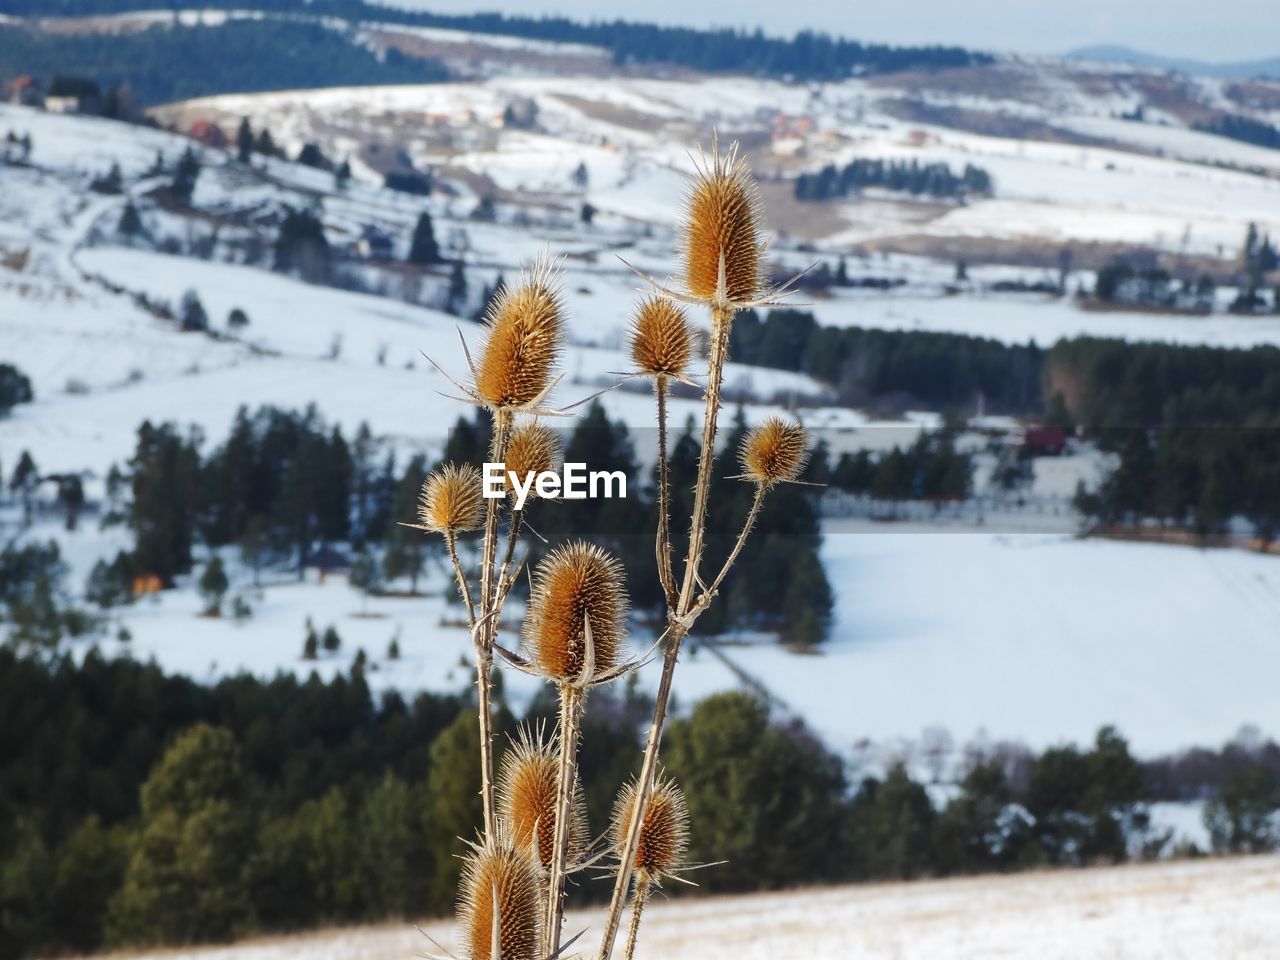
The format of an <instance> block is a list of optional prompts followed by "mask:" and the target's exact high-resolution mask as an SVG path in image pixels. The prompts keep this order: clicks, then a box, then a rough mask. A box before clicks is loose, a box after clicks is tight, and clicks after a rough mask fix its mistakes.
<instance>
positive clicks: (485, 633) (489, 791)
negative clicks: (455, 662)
mask: <svg viewBox="0 0 1280 960" xmlns="http://www.w3.org/2000/svg"><path fill="white" fill-rule="evenodd" d="M510 428H511V414H510V413H509V412H508V411H506V410H495V411H494V413H493V444H492V447H491V448H490V456H491V457H492V458H493V459H492V462H493V463H501V462H502V460H503V457H505V456H506V451H507V436H508V434H509V433H510ZM501 502H502V501H501V500H500V499H498V498H493V499H490V500H488V501H487V506H486V508H485V519H484V548H483V553H482V560H481V568H480V617H481V624H480V629H479V630H478V631H476V630H474V629H473V631H472V636H473V637H475V641H474V646H475V652H476V690H477V691H478V695H479V703H478V706H477V713H478V714H479V718H480V796H481V797H482V798H483V806H484V837H485V842H486V843H492V842H493V841H494V839H495V838H496V837H497V829H498V827H497V824H498V816H497V804H496V801H495V799H494V791H493V677H492V672H493V641H494V635H495V634H496V632H497V629H498V610H497V609H496V607H497V604H496V600H497V594H496V593H495V591H494V564H495V562H496V559H497V553H498V506H499V504H500V503H501Z"/></svg>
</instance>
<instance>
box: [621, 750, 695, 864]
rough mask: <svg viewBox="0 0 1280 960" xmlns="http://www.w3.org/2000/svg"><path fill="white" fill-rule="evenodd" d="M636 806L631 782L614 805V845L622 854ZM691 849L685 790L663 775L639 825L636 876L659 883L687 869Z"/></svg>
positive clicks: (657, 781)
mask: <svg viewBox="0 0 1280 960" xmlns="http://www.w3.org/2000/svg"><path fill="white" fill-rule="evenodd" d="M635 804H636V785H635V784H634V783H628V784H626V785H625V786H623V788H622V790H621V792H620V793H619V794H618V799H617V800H616V801H614V804H613V829H612V834H613V844H614V849H615V850H618V851H621V850H622V848H623V846H624V845H625V844H626V841H627V830H628V828H629V827H630V826H631V813H632V811H633V810H634V809H635ZM688 847H689V808H688V805H687V804H686V803H685V799H684V791H682V790H681V789H680V788H679V787H678V786H677V785H676V782H675V781H674V780H672V779H670V778H669V777H665V776H662V775H661V774H660V775H659V776H658V777H657V779H656V780H655V781H654V787H653V796H652V797H650V798H649V806H648V807H647V808H646V809H645V812H644V821H643V822H642V823H641V824H640V843H639V845H638V846H637V847H636V860H635V871H636V876H637V877H638V878H639V879H640V880H643V881H645V882H649V883H657V882H658V881H659V880H661V878H662V877H663V876H670V875H671V874H673V873H675V872H676V871H678V870H679V869H680V868H681V867H682V866H684V857H685V852H686V851H687V850H688Z"/></svg>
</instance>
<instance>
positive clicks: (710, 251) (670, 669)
mask: <svg viewBox="0 0 1280 960" xmlns="http://www.w3.org/2000/svg"><path fill="white" fill-rule="evenodd" d="M761 224H762V215H761V208H760V203H759V197H758V194H757V192H756V189H755V186H754V182H753V181H752V178H751V173H750V170H749V169H748V167H747V163H746V160H745V158H744V157H743V156H742V155H741V154H740V152H739V151H738V148H737V145H736V144H735V145H733V146H731V147H730V148H729V149H728V150H727V151H725V152H723V153H722V152H721V151H720V149H719V144H718V143H717V142H716V141H714V140H713V142H712V146H711V153H710V156H706V155H703V156H702V157H701V158H700V160H699V161H698V162H697V164H696V170H695V173H694V176H693V180H692V183H691V185H690V188H689V192H688V195H687V197H686V200H685V209H684V214H683V219H682V222H681V226H680V231H679V234H680V240H681V251H680V252H681V260H682V263H683V268H684V269H683V277H682V278H681V280H682V285H683V289H672V288H671V287H669V286H665V285H663V284H660V283H658V282H657V281H656V280H654V279H653V278H652V277H648V276H647V275H645V274H641V276H642V277H644V278H645V279H646V280H647V281H648V282H649V284H650V286H651V287H652V289H653V292H654V293H655V294H657V295H658V296H661V297H663V298H665V299H667V300H670V301H672V302H675V303H686V304H695V305H702V306H704V307H705V308H707V310H708V311H709V314H710V321H711V341H710V350H709V356H708V360H707V371H706V388H705V390H704V393H703V397H704V408H703V416H702V436H701V453H700V455H699V458H698V469H697V480H696V482H695V485H694V501H693V508H692V513H691V516H690V518H689V541H688V544H689V545H688V552H687V553H686V555H685V559H684V569H683V574H682V576H681V577H680V578H679V579H678V580H677V578H676V576H675V572H674V571H675V561H674V558H673V556H672V548H671V541H670V537H669V531H670V524H671V519H670V517H669V515H668V511H669V509H670V503H671V500H670V494H669V491H668V490H667V489H666V487H667V484H668V478H667V474H666V471H665V470H661V469H660V470H659V498H658V499H659V504H660V510H659V517H658V530H657V536H656V542H655V547H654V548H655V552H656V554H657V561H658V563H657V566H658V574H659V578H660V580H661V582H662V585H663V589H664V592H665V593H666V596H667V629H666V631H665V637H666V651H665V653H664V654H663V658H662V675H661V677H660V679H659V682H658V690H657V694H656V696H655V700H654V708H653V719H652V721H651V723H650V725H649V735H648V739H647V741H646V743H645V751H644V759H643V761H642V764H641V767H640V771H639V773H638V774H637V776H636V780H635V783H634V786H633V794H632V796H633V800H632V802H631V803H630V804H629V811H630V812H629V815H628V816H626V817H624V819H626V820H627V823H626V829H625V833H622V835H621V838H620V840H619V841H618V844H617V846H618V870H617V875H616V877H615V879H614V887H613V896H612V898H611V899H610V902H609V911H608V913H607V914H606V917H605V929H604V935H603V937H602V938H601V943H600V951H599V954H598V960H609V957H610V956H611V955H612V952H613V946H614V942H615V940H616V938H617V934H618V927H619V924H620V922H621V918H622V912H623V909H624V907H625V906H626V902H627V898H628V896H629V894H630V892H631V889H632V880H633V877H636V878H638V877H640V876H641V873H640V868H638V866H637V858H638V856H639V852H640V846H641V840H642V836H643V832H644V824H645V822H646V817H647V815H648V812H649V810H650V809H651V807H652V805H653V804H654V802H655V797H656V795H657V786H658V784H657V781H656V777H657V764H658V756H659V753H660V751H661V748H662V736H663V732H664V727H665V722H666V715H667V705H668V702H669V700H670V697H671V684H672V677H673V675H674V673H675V667H676V662H677V660H678V659H679V656H680V649H681V646H682V642H683V640H684V637H685V636H686V635H687V634H688V632H689V630H690V629H691V628H692V627H693V624H694V623H695V621H696V620H697V618H698V617H699V616H700V615H701V613H702V612H703V611H704V610H706V608H707V607H708V606H709V605H710V603H711V601H712V599H713V598H714V597H715V596H716V593H717V592H718V590H719V587H720V584H721V583H722V582H723V580H724V578H725V576H726V575H727V574H728V572H729V570H730V568H731V567H732V565H733V564H734V562H735V561H736V560H737V558H738V555H739V553H740V552H741V550H742V546H743V544H744V543H745V542H746V539H747V536H748V534H749V533H750V532H751V529H752V527H753V525H754V523H755V519H756V516H757V514H758V511H759V508H760V504H761V502H762V500H763V498H764V497H765V495H766V494H767V492H768V491H769V490H770V489H772V488H773V487H774V486H775V485H776V483H779V482H782V481H784V480H794V479H795V476H796V475H798V472H799V469H801V468H802V466H803V449H804V442H803V433H800V434H795V433H794V432H791V431H790V430H785V431H782V432H780V433H777V434H774V435H771V437H765V438H763V439H762V441H761V442H762V443H765V444H768V445H771V446H769V447H767V448H766V447H762V448H761V449H760V450H757V451H756V452H757V453H760V454H767V456H766V457H764V458H763V459H760V458H753V459H752V460H751V464H754V465H756V466H759V467H761V470H762V471H767V472H759V473H758V475H757V476H755V477H754V479H756V481H757V483H756V496H755V499H754V501H753V506H752V508H751V510H750V511H749V513H748V515H747V517H746V520H745V522H744V523H743V526H742V530H741V532H740V533H739V534H738V538H737V540H736V542H735V544H734V547H733V549H732V550H731V551H730V554H729V556H728V558H727V559H726V561H725V562H724V564H723V565H721V567H720V569H719V572H718V573H716V575H715V576H714V577H711V578H709V579H707V578H704V577H703V574H702V570H701V566H702V559H703V546H704V543H705V538H706V530H707V513H708V507H709V505H710V500H711V479H712V466H713V464H714V460H715V447H716V435H717V426H718V417H719V413H720V391H721V386H722V383H723V378H724V365H725V363H726V362H727V360H728V353H729V341H730V331H731V329H732V324H733V318H734V314H735V313H737V312H738V311H739V310H742V309H745V308H748V307H755V306H762V305H770V304H774V303H777V302H779V301H780V300H781V298H782V297H784V296H785V295H786V293H787V289H788V288H789V287H790V286H791V283H793V282H794V281H789V282H788V283H787V284H784V285H782V286H781V287H774V288H769V287H768V286H767V284H766V270H765V267H764V262H763V258H764V251H765V249H766V247H767V244H766V242H765V240H764V238H763V236H762V235H761V232H760V231H761ZM633 269H634V268H633ZM637 272H639V271H637ZM665 420H666V408H665V405H664V404H662V403H659V404H658V431H659V437H660V438H661V439H665V430H666V423H665ZM797 439H799V451H798V453H797V452H796V441H797ZM659 459H660V461H661V462H665V460H666V449H665V443H660V450H659ZM751 470H752V466H751V465H750V464H749V465H748V466H747V472H748V477H749V478H752V477H751ZM617 829H618V830H619V832H621V825H619V826H618V827H617ZM633 918H634V919H633V923H638V922H639V917H638V911H637V913H635V914H633ZM630 939H631V941H632V943H634V930H633V933H632V937H631V938H630Z"/></svg>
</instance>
